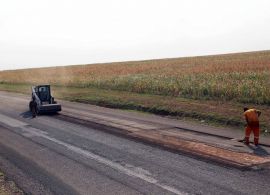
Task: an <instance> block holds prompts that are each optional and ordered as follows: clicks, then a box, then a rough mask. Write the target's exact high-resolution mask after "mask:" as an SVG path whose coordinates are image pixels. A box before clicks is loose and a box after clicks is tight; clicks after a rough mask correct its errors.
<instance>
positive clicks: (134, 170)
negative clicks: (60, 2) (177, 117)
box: [0, 114, 187, 195]
mask: <svg viewBox="0 0 270 195" xmlns="http://www.w3.org/2000/svg"><path fill="white" fill-rule="evenodd" d="M0 122H1V123H3V124H5V125H8V126H10V127H18V128H20V129H21V130H22V135H23V136H25V137H42V138H44V139H47V140H50V141H52V142H54V143H56V144H58V145H61V146H64V147H66V148H67V149H68V150H70V151H72V152H76V153H77V154H80V155H83V156H85V157H87V158H89V159H92V160H95V161H97V162H99V163H101V164H104V165H107V166H109V167H111V168H113V169H115V170H117V171H119V172H121V173H124V174H126V175H128V176H132V177H135V178H139V179H141V180H143V181H145V182H148V183H150V184H153V185H155V186H158V187H160V188H162V189H164V190H166V191H168V192H171V193H174V194H177V195H184V194H187V193H185V192H182V191H179V190H178V189H176V188H174V187H171V186H168V185H165V184H162V183H159V181H158V180H157V179H155V178H153V177H151V173H150V172H149V171H147V170H144V169H142V168H140V167H135V166H133V165H126V166H124V165H121V164H119V163H116V162H113V161H111V160H109V159H106V158H104V157H102V156H99V155H97V154H94V153H92V152H90V151H87V150H84V149H81V148H79V147H77V146H73V145H71V144H69V143H66V142H63V141H61V140H58V139H56V138H53V137H50V136H49V135H48V133H47V132H45V131H42V130H40V129H36V128H33V127H30V126H29V124H27V123H24V122H21V121H19V120H16V119H13V118H10V117H8V116H5V115H2V114H0Z"/></svg>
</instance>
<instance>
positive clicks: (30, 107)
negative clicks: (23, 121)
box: [29, 101, 33, 112]
mask: <svg viewBox="0 0 270 195" xmlns="http://www.w3.org/2000/svg"><path fill="white" fill-rule="evenodd" d="M32 106H33V101H31V102H29V110H30V112H32Z"/></svg>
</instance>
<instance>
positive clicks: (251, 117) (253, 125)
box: [244, 109, 261, 145]
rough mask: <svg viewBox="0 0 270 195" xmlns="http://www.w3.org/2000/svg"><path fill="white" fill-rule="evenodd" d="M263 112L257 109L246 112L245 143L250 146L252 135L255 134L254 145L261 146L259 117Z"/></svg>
mask: <svg viewBox="0 0 270 195" xmlns="http://www.w3.org/2000/svg"><path fill="white" fill-rule="evenodd" d="M260 114H261V112H260V111H259V110H256V109H248V110H247V111H245V112H244V116H245V119H246V121H247V126H246V136H245V142H246V144H249V137H250V133H251V132H253V134H254V144H255V145H258V144H259V136H260V125H259V116H260Z"/></svg>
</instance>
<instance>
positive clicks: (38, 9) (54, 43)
mask: <svg viewBox="0 0 270 195" xmlns="http://www.w3.org/2000/svg"><path fill="white" fill-rule="evenodd" d="M269 8H270V1H269V0H203V1H202V0H23V1H22V0H7V1H4V0H1V1H0V70H3V69H17V68H28V67H41V66H55V65H69V64H89V63H95V62H110V61H127V60H140V59H153V58H168V57H181V56H194V55H206V54H217V53H228V52H241V51H253V50H268V49H270V25H269V24H270V12H269Z"/></svg>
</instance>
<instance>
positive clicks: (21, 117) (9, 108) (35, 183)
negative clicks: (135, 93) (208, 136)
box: [0, 92, 270, 195]
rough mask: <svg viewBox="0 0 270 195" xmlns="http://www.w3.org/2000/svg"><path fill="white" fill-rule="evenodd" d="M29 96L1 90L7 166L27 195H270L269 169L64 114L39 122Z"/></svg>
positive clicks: (1, 152) (3, 163)
mask: <svg viewBox="0 0 270 195" xmlns="http://www.w3.org/2000/svg"><path fill="white" fill-rule="evenodd" d="M28 99H29V98H27V97H26V96H24V95H15V94H11V93H6V92H0V135H1V137H0V169H1V170H2V171H3V172H5V173H6V174H7V176H8V178H9V179H12V180H14V181H15V182H16V183H17V185H18V186H19V187H20V188H21V189H22V190H23V191H24V192H25V193H26V194H61V195H68V194H154V195H156V194H226V195H228V194H270V171H269V169H259V170H239V169H236V168H232V167H226V166H224V165H219V164H214V163H212V162H207V161H206V160H201V159H198V158H196V157H191V156H187V155H184V154H181V153H173V152H171V151H167V150H164V149H162V148H159V147H155V146H151V145H148V144H145V143H141V142H139V141H136V140H130V139H127V138H124V137H121V136H117V135H114V134H110V133H106V132H105V131H102V129H97V128H96V127H91V126H89V125H88V126H83V125H80V124H77V123H75V122H72V121H67V120H62V119H61V117H58V116H46V115H43V116H39V117H37V118H34V119H32V118H31V115H30V113H29V112H28V101H29V100H28ZM63 104H64V106H65V107H66V108H70V109H77V110H78V111H80V110H82V109H83V108H85V107H87V106H85V105H82V104H76V103H67V102H63ZM89 107H90V106H89ZM94 109H95V111H98V110H99V109H100V110H102V109H103V108H98V107H94ZM109 114H112V113H107V115H109ZM104 115H105V114H104ZM128 115H129V114H126V115H123V116H122V117H123V118H125V120H126V119H127V118H128ZM119 117H121V114H119Z"/></svg>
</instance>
